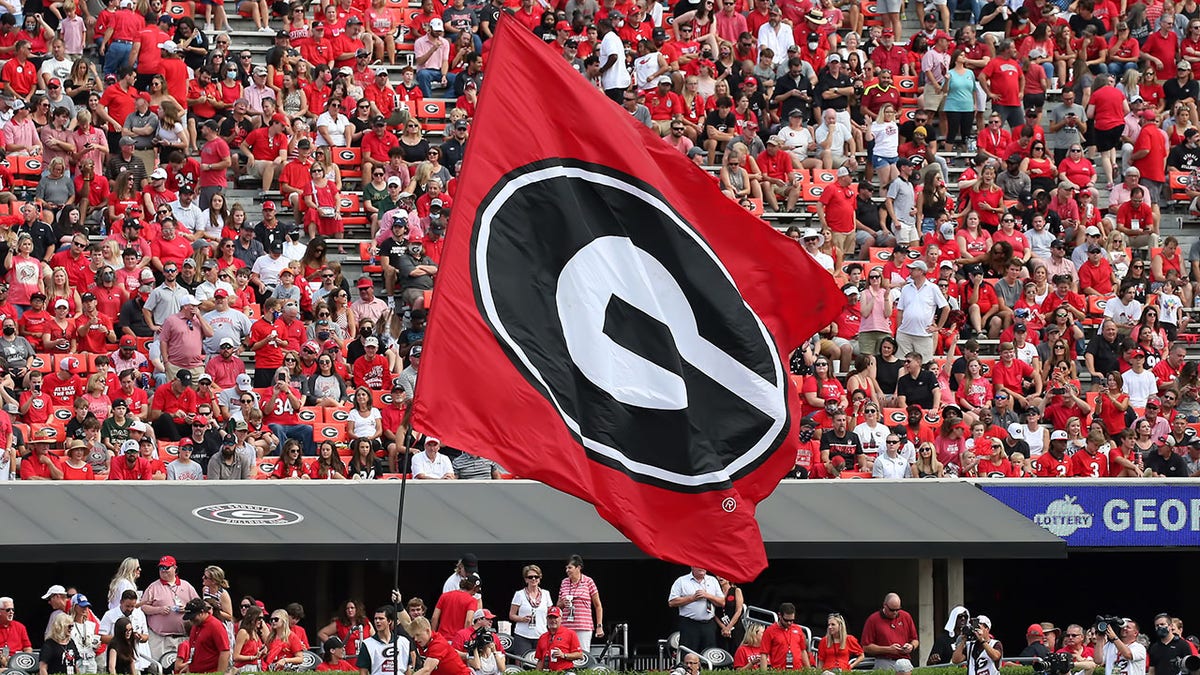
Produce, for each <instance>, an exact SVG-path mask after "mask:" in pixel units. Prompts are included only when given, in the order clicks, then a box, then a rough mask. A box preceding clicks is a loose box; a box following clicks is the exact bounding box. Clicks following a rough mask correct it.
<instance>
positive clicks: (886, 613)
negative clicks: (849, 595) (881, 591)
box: [860, 593, 920, 673]
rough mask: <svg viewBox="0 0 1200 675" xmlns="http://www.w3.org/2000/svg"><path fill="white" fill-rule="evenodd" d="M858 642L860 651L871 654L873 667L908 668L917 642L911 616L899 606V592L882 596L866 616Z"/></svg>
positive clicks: (881, 668)
mask: <svg viewBox="0 0 1200 675" xmlns="http://www.w3.org/2000/svg"><path fill="white" fill-rule="evenodd" d="M860 642H861V643H862V648H863V653H865V654H866V655H867V656H871V657H874V659H875V667H876V668H877V669H879V670H894V671H896V672H898V673H907V672H911V671H912V668H913V664H912V660H911V658H912V654H913V653H914V652H915V651H916V650H917V647H918V646H919V645H920V641H919V640H918V639H917V625H916V623H915V622H914V621H913V618H912V616H911V615H910V614H909V613H908V612H906V611H904V610H903V609H901V606H900V596H899V595H897V594H895V593H888V594H887V596H885V597H884V598H883V607H882V608H881V609H880V610H879V611H878V612H875V613H873V614H871V616H869V617H867V622H866V624H865V625H863V631H862V639H861V640H860Z"/></svg>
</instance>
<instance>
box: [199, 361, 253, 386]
mask: <svg viewBox="0 0 1200 675" xmlns="http://www.w3.org/2000/svg"><path fill="white" fill-rule="evenodd" d="M204 372H206V373H208V374H209V375H212V379H213V382H215V383H216V384H218V385H220V387H221V388H222V389H232V388H233V385H235V384H237V376H238V375H241V374H242V373H244V372H246V364H245V363H243V362H242V359H241V358H239V357H237V356H235V357H233V358H230V359H224V358H222V357H221V356H219V355H218V356H214V357H212V358H211V359H209V361H208V365H206V366H204Z"/></svg>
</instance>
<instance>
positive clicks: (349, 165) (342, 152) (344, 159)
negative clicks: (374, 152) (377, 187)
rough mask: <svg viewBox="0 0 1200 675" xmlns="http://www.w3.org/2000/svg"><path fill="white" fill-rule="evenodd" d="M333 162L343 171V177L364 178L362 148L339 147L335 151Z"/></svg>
mask: <svg viewBox="0 0 1200 675" xmlns="http://www.w3.org/2000/svg"><path fill="white" fill-rule="evenodd" d="M333 163H334V164H336V165H337V168H338V170H339V171H341V172H342V178H343V179H346V178H362V149H361V148H338V149H337V150H336V151H334V153H333ZM343 194H345V193H343Z"/></svg>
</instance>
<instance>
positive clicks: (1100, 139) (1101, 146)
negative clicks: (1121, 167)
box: [1096, 125, 1125, 152]
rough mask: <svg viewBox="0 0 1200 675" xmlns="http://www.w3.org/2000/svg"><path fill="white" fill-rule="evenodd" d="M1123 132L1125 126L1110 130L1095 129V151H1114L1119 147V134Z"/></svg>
mask: <svg viewBox="0 0 1200 675" xmlns="http://www.w3.org/2000/svg"><path fill="white" fill-rule="evenodd" d="M1122 131H1125V125H1121V126H1119V127H1113V128H1112V129H1097V130H1096V149H1097V150H1099V151H1100V152H1104V151H1106V150H1115V149H1117V148H1119V147H1121V132H1122Z"/></svg>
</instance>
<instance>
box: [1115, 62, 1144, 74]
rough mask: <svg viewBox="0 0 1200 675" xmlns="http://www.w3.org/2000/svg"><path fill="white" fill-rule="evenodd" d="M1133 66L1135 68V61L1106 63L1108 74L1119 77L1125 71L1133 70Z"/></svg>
mask: <svg viewBox="0 0 1200 675" xmlns="http://www.w3.org/2000/svg"><path fill="white" fill-rule="evenodd" d="M1134 68H1137V64H1136V63H1118V62H1112V63H1109V64H1108V74H1109V75H1112V76H1113V77H1121V76H1122V75H1124V74H1125V71H1127V70H1133V69H1134Z"/></svg>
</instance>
